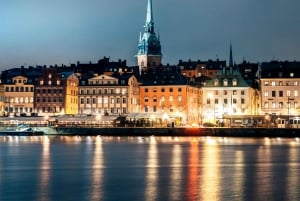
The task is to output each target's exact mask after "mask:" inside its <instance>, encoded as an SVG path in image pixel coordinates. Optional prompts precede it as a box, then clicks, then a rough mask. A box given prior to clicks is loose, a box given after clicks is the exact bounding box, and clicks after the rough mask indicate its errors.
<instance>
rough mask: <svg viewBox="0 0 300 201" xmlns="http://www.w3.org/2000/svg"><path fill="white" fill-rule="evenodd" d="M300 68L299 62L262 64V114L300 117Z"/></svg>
mask: <svg viewBox="0 0 300 201" xmlns="http://www.w3.org/2000/svg"><path fill="white" fill-rule="evenodd" d="M299 66H300V63H299V62H290V63H279V62H276V63H275V62H274V63H265V64H262V69H261V70H262V72H261V78H260V91H261V114H272V115H284V116H296V115H299V113H300V105H299V102H300V98H299V93H300V73H299V70H298V68H299Z"/></svg>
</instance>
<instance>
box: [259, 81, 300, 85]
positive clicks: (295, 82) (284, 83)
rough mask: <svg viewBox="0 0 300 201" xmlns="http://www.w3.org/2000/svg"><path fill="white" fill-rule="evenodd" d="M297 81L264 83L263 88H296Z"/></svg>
mask: <svg viewBox="0 0 300 201" xmlns="http://www.w3.org/2000/svg"><path fill="white" fill-rule="evenodd" d="M298 84H299V82H298V81H264V85H265V86H298Z"/></svg>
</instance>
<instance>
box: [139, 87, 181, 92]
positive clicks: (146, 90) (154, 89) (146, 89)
mask: <svg viewBox="0 0 300 201" xmlns="http://www.w3.org/2000/svg"><path fill="white" fill-rule="evenodd" d="M168 89H169V92H173V88H172V87H169V88H168ZM157 91H158V89H157V88H156V87H153V88H152V92H154V93H155V92H157ZM165 91H166V89H165V88H160V92H165ZM177 91H178V92H182V88H180V87H179V88H177ZM144 92H145V93H147V92H149V88H144Z"/></svg>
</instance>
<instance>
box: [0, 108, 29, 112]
mask: <svg viewBox="0 0 300 201" xmlns="http://www.w3.org/2000/svg"><path fill="white" fill-rule="evenodd" d="M5 111H6V112H16V113H19V112H20V113H29V112H30V113H31V112H33V108H32V107H29V108H28V107H5Z"/></svg>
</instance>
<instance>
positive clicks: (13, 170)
mask: <svg viewBox="0 0 300 201" xmlns="http://www.w3.org/2000/svg"><path fill="white" fill-rule="evenodd" d="M299 153H300V139H298V138H234V137H233V138H230V137H153V136H149V137H117V136H114V137H106V136H1V137H0V200H1V201H15V200H22V201H27V200H30V201H32V200H37V201H57V200H63V201H77V200H78V201H85V200H86V201H90V200H99V201H102V200H103V201H114V200H116V201H119V200H122V201H124V200H130V201H143V200H149V201H150V200H153V201H156V200H162V201H168V200H178V201H182V200H189V201H194V200H201V201H212V200H228V201H229V200H230V201H234V200H236V201H241V200H245V201H247V200H249V201H252V200H258V201H259V200H300V191H299V189H300V154H299Z"/></svg>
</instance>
